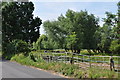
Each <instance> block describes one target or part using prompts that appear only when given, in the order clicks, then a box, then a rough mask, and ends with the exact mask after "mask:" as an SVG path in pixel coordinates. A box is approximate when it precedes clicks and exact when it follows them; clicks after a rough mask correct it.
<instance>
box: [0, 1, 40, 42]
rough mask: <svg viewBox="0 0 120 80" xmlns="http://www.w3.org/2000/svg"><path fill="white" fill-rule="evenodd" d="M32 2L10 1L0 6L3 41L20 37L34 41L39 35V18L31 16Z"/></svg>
mask: <svg viewBox="0 0 120 80" xmlns="http://www.w3.org/2000/svg"><path fill="white" fill-rule="evenodd" d="M33 11H34V4H33V3H32V2H10V3H9V4H7V5H5V6H4V7H3V8H2V34H3V37H2V39H3V42H10V41H12V40H14V39H21V40H24V41H27V42H33V41H36V40H37V38H38V37H39V28H40V27H39V26H40V25H41V23H42V22H41V19H40V18H38V17H35V18H33Z"/></svg>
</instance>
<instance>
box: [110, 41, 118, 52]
mask: <svg viewBox="0 0 120 80" xmlns="http://www.w3.org/2000/svg"><path fill="white" fill-rule="evenodd" d="M110 50H111V51H112V52H113V53H114V54H119V53H120V41H119V40H113V41H112V42H111V46H110Z"/></svg>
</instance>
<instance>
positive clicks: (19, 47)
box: [2, 39, 30, 59]
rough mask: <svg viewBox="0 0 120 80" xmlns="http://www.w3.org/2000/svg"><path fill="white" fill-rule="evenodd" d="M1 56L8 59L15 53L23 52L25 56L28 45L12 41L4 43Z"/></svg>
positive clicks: (20, 41)
mask: <svg viewBox="0 0 120 80" xmlns="http://www.w3.org/2000/svg"><path fill="white" fill-rule="evenodd" d="M4 47H5V48H4V50H3V55H2V57H3V58H5V59H10V58H11V57H12V56H14V55H15V54H17V53H21V52H23V53H24V54H25V55H26V54H27V53H28V52H29V51H30V49H29V45H28V44H27V43H26V42H25V41H22V40H18V39H16V40H13V41H12V42H10V43H6V46H4Z"/></svg>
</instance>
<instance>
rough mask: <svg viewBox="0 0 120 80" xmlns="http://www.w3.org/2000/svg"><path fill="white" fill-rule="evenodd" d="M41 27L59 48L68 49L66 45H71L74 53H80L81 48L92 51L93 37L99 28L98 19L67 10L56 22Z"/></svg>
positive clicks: (85, 12)
mask: <svg viewBox="0 0 120 80" xmlns="http://www.w3.org/2000/svg"><path fill="white" fill-rule="evenodd" d="M43 26H44V28H45V31H46V34H47V35H49V36H50V37H51V38H52V39H53V40H55V41H57V42H58V43H59V44H60V45H61V48H70V47H69V46H67V45H71V44H72V49H73V50H74V52H75V53H76V52H77V53H80V50H81V49H82V48H83V49H94V48H95V46H96V43H94V41H95V36H94V35H95V32H96V29H97V28H98V27H99V26H98V19H97V18H96V17H95V16H94V15H93V14H90V15H89V14H88V13H87V11H81V12H75V11H72V10H68V11H67V12H66V14H65V16H63V15H61V16H59V17H58V20H57V21H46V22H44V24H43ZM74 32H75V34H73V33H74ZM68 37H69V38H68ZM73 37H74V38H73ZM68 41H69V42H68ZM91 42H92V43H91ZM73 43H74V45H73ZM70 49H71V48H70Z"/></svg>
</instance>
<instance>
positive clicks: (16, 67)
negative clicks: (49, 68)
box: [2, 61, 63, 78]
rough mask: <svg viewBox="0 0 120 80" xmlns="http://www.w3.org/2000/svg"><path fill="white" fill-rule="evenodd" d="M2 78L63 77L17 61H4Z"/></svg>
mask: <svg viewBox="0 0 120 80" xmlns="http://www.w3.org/2000/svg"><path fill="white" fill-rule="evenodd" d="M2 78H63V77H61V76H58V75H55V74H52V73H50V72H46V71H42V70H38V69H35V68H31V67H28V66H23V65H21V64H18V63H16V62H10V61H2Z"/></svg>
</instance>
